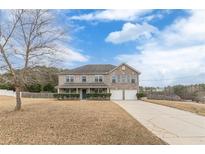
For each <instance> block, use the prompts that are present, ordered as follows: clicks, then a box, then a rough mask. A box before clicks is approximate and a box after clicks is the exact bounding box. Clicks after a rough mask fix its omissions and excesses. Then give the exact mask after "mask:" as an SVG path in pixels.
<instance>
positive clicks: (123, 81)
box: [122, 74, 126, 83]
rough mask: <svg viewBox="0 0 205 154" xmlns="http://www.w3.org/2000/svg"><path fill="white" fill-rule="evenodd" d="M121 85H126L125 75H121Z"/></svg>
mask: <svg viewBox="0 0 205 154" xmlns="http://www.w3.org/2000/svg"><path fill="white" fill-rule="evenodd" d="M122 83H126V75H125V74H123V75H122Z"/></svg>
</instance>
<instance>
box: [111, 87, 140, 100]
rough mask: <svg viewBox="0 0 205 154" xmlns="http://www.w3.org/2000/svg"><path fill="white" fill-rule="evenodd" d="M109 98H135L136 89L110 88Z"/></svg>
mask: <svg viewBox="0 0 205 154" xmlns="http://www.w3.org/2000/svg"><path fill="white" fill-rule="evenodd" d="M110 92H111V100H136V99H137V97H136V93H137V90H122V89H121V90H110Z"/></svg>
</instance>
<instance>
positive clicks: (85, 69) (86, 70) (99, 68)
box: [60, 64, 117, 75]
mask: <svg viewBox="0 0 205 154" xmlns="http://www.w3.org/2000/svg"><path fill="white" fill-rule="evenodd" d="M116 67H117V66H115V65H111V64H90V65H84V66H80V67H77V68H74V69H71V70H69V71H66V72H62V73H60V74H61V75H63V74H105V73H108V72H109V71H111V70H112V69H114V68H116Z"/></svg>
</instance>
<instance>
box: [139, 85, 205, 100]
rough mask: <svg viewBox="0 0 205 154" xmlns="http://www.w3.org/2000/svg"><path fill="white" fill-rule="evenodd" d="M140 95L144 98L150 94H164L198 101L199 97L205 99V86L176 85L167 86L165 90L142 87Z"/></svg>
mask: <svg viewBox="0 0 205 154" xmlns="http://www.w3.org/2000/svg"><path fill="white" fill-rule="evenodd" d="M140 93H142V94H141V95H143V96H148V95H149V94H154V93H156V94H162V95H163V94H164V95H166V96H168V95H173V94H175V95H177V96H179V97H180V98H181V99H183V100H196V99H198V97H199V94H200V97H204V94H205V84H204V83H202V84H194V85H175V86H167V87H164V88H159V87H140Z"/></svg>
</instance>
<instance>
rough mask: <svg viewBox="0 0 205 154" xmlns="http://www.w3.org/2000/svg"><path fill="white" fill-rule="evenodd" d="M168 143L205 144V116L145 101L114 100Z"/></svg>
mask: <svg viewBox="0 0 205 154" xmlns="http://www.w3.org/2000/svg"><path fill="white" fill-rule="evenodd" d="M114 102H115V103H117V104H118V105H120V106H121V107H122V108H123V109H125V110H126V111H127V112H128V113H130V114H131V115H132V116H133V117H134V118H135V119H136V120H137V121H139V122H140V123H141V124H142V125H144V126H145V127H146V128H147V129H149V130H150V131H151V132H153V133H154V134H155V135H156V136H158V137H159V138H161V139H162V140H164V141H165V142H167V143H168V144H205V117H204V116H199V115H196V114H194V113H190V112H186V111H182V110H178V109H174V108H170V107H166V106H162V105H157V104H151V103H147V102H144V101H139V100H138V101H114Z"/></svg>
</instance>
